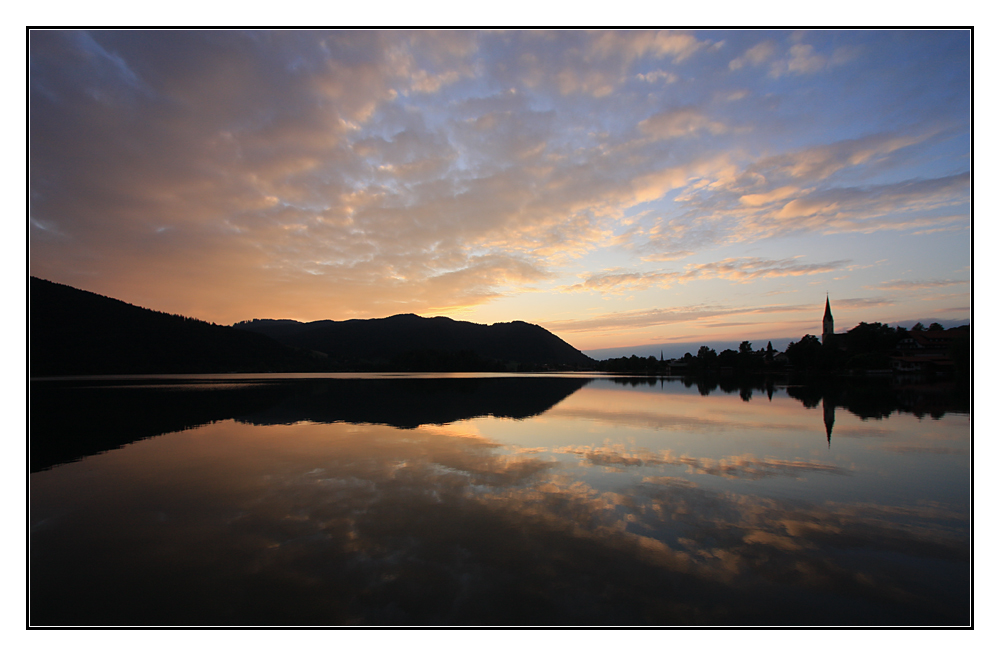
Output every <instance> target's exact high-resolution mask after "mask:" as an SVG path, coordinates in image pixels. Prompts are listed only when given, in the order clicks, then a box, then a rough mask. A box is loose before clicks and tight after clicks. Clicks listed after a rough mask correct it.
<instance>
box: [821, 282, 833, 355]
mask: <svg viewBox="0 0 1000 656" xmlns="http://www.w3.org/2000/svg"><path fill="white" fill-rule="evenodd" d="M831 336H833V312H830V295H829V294H827V295H826V312H825V313H823V343H824V344H826V339H827V337H831Z"/></svg>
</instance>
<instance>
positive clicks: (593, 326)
mask: <svg viewBox="0 0 1000 656" xmlns="http://www.w3.org/2000/svg"><path fill="white" fill-rule="evenodd" d="M802 310H807V311H814V310H815V306H813V305H765V306H757V307H727V306H722V305H689V306H678V307H671V308H654V309H645V310H632V311H625V312H610V313H606V314H601V315H597V316H595V317H591V318H587V319H573V320H563V321H547V322H545V327H546V328H547V329H549V330H551V331H554V332H559V333H561V332H569V333H572V332H586V331H592V330H611V329H620V330H625V329H629V328H640V327H647V326H659V325H668V324H674V323H684V322H688V321H694V320H697V319H710V318H713V317H724V316H731V315H738V314H776V313H786V312H789V313H790V312H799V311H802Z"/></svg>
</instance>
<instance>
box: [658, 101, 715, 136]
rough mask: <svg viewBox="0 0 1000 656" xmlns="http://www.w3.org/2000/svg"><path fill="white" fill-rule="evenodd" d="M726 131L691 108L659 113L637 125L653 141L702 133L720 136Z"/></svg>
mask: <svg viewBox="0 0 1000 656" xmlns="http://www.w3.org/2000/svg"><path fill="white" fill-rule="evenodd" d="M727 129H728V128H727V127H726V125H725V124H724V123H721V122H719V121H712V120H710V119H709V118H708V117H706V116H705V115H704V114H702V113H701V112H700V111H699V110H697V109H695V108H693V107H681V108H678V109H673V110H668V111H666V112H660V113H659V114H654V115H653V116H650V117H649V118H647V119H645V120H643V121H640V123H639V130H640V131H641V132H642V133H643V134H647V135H649V136H651V137H653V138H654V139H671V138H675V137H684V136H691V135H695V134H697V133H698V132H703V131H704V132H709V133H711V134H722V133H723V132H725V131H726V130H727Z"/></svg>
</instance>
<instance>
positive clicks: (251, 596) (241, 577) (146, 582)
mask: <svg viewBox="0 0 1000 656" xmlns="http://www.w3.org/2000/svg"><path fill="white" fill-rule="evenodd" d="M31 392H32V395H31V462H30V466H31V469H32V472H33V473H32V474H31V476H30V563H29V572H30V583H29V585H30V603H29V606H30V622H31V624H32V625H260V624H266V625H345V624H347V625H352V624H354V625H386V624H389V625H427V624H432V625H470V624H471V625H803V624H804V625H870V624H875V625H914V624H916V625H965V624H968V623H969V621H970V614H969V592H970V558H969V547H970V515H969V510H970V509H969V500H970V446H971V438H970V419H969V414H968V412H967V411H966V412H962V404H961V403H958V404H957V405H956V404H955V402H954V399H953V398H952V397H951V396H949V395H948V394H947V393H942V392H941V391H940V390H937V389H934V388H932V387H928V386H919V385H911V386H909V387H907V388H900V387H893V388H889V387H888V386H883V387H882V388H878V389H874V390H867V389H855V390H844V389H832V388H827V389H814V388H797V387H787V388H786V387H782V386H777V387H775V386H773V385H771V386H769V387H765V386H760V387H757V388H754V387H752V386H746V387H744V388H743V389H740V390H736V389H734V390H733V391H732V393H726V392H724V391H722V390H721V389H712V388H711V387H704V386H703V388H702V389H701V390H699V389H698V387H697V386H690V387H688V386H685V385H684V384H683V383H682V382H680V381H675V380H666V381H646V380H635V379H632V380H625V379H611V378H591V377H573V376H565V377H546V378H541V377H530V376H522V377H489V378H479V377H441V376H437V377H431V378H426V377H425V378H420V377H413V376H383V377H377V378H372V377H357V376H355V377H333V378H330V377H325V378H324V377H304V378H299V379H295V380H286V379H284V378H282V377H261V376H256V377H253V376H231V377H220V376H215V377H211V376H208V377H205V376H201V377H171V378H169V379H162V378H161V379H143V378H138V379H136V378H132V379H127V380H126V379H100V380H93V379H92V380H66V381H33V382H32V385H31ZM956 409H957V411H956ZM862 417H867V418H862ZM935 417H936V418H935ZM117 447H120V448H117Z"/></svg>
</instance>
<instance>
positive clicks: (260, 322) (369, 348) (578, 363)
mask: <svg viewBox="0 0 1000 656" xmlns="http://www.w3.org/2000/svg"><path fill="white" fill-rule="evenodd" d="M235 327H236V328H239V329H241V330H246V331H249V332H255V333H259V334H262V335H267V336H268V337H272V338H274V339H276V340H278V341H279V342H281V343H283V344H286V345H288V346H293V347H296V348H300V349H306V350H309V351H318V352H320V353H323V354H325V355H326V356H327V357H328V358H329V361H330V366H332V367H334V368H335V369H360V370H366V369H386V370H400V371H420V370H431V371H434V370H437V371H441V370H454V371H462V370H467V371H477V370H483V369H484V368H485V369H508V370H510V369H515V370H516V369H521V370H523V369H531V368H535V367H542V366H544V367H556V368H561V367H566V368H579V367H590V366H593V365H594V361H593V360H592V359H591V358H589V357H588V356H586V355H584V354H583V353H581V352H580V351H578V350H577V349H575V348H573V347H572V346H570V345H569V344H567V343H566V342H564V341H563V340H561V339H560V338H558V337H556V336H555V335H553V334H552V333H550V332H549V331H547V330H545V329H544V328H542V327H541V326H536V325H534V324H530V323H525V322H523V321H513V322H510V323H495V324H493V325H490V326H487V325H483V324H477V323H471V322H468V321H455V320H453V319H448V318H446V317H434V318H425V317H418V316H417V315H415V314H400V315H396V316H392V317H387V318H385V319H351V320H348V321H329V320H327V321H313V322H310V323H301V322H297V321H288V320H270V319H255V320H253V321H244V322H241V323H238V324H236V325H235Z"/></svg>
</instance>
